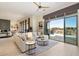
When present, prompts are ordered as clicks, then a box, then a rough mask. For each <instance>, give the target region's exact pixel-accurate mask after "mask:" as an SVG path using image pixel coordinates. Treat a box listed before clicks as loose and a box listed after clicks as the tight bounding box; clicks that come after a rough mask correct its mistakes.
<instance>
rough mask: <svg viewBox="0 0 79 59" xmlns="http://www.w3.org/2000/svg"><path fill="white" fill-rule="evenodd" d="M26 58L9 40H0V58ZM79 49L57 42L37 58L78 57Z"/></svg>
mask: <svg viewBox="0 0 79 59" xmlns="http://www.w3.org/2000/svg"><path fill="white" fill-rule="evenodd" d="M17 55H19V56H26V54H25V53H24V54H22V53H21V52H20V51H19V49H18V48H17V47H16V45H15V44H14V42H13V41H12V40H11V39H10V38H5V39H3V38H2V39H1V38H0V56H17ZM78 55H79V47H78V46H75V45H71V44H67V43H63V42H58V44H56V45H55V46H52V47H51V48H50V49H48V50H47V51H45V52H42V53H40V54H38V55H37V56H78Z"/></svg>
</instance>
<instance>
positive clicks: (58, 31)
mask: <svg viewBox="0 0 79 59" xmlns="http://www.w3.org/2000/svg"><path fill="white" fill-rule="evenodd" d="M47 28H48V33H49V36H50V39H52V40H57V41H64V18H62V19H60V18H59V19H53V20H51V21H49V22H48V25H47Z"/></svg>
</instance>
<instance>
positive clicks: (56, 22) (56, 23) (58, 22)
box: [49, 19, 64, 28]
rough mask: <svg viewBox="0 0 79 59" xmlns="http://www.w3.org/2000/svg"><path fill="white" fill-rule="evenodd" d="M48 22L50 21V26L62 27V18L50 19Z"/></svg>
mask: <svg viewBox="0 0 79 59" xmlns="http://www.w3.org/2000/svg"><path fill="white" fill-rule="evenodd" d="M49 23H50V28H54V27H58V28H63V27H64V19H60V20H52V21H50V22H49Z"/></svg>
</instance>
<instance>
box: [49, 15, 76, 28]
mask: <svg viewBox="0 0 79 59" xmlns="http://www.w3.org/2000/svg"><path fill="white" fill-rule="evenodd" d="M49 25H50V28H54V27H58V28H64V19H59V20H52V21H50V22H49V23H48V26H49ZM65 25H66V27H76V17H75V16H74V17H68V18H65Z"/></svg>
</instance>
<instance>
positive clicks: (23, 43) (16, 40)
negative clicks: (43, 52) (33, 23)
mask: <svg viewBox="0 0 79 59" xmlns="http://www.w3.org/2000/svg"><path fill="white" fill-rule="evenodd" d="M22 37H24V36H22ZM30 37H31V33H30ZM12 39H13V41H14V43H15V44H16V46H17V47H18V48H19V49H20V51H21V52H26V51H27V50H28V46H27V45H26V42H28V41H34V40H28V39H26V40H23V39H22V38H21V37H20V36H19V34H18V35H14V36H13V37H12ZM34 42H35V41H34ZM35 47H36V46H32V48H35Z"/></svg>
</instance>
